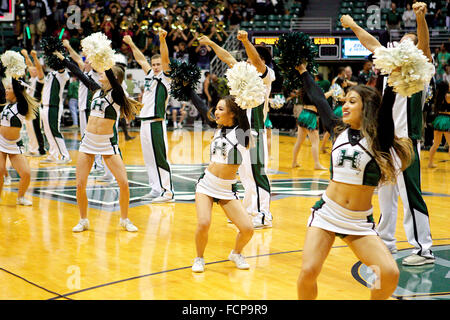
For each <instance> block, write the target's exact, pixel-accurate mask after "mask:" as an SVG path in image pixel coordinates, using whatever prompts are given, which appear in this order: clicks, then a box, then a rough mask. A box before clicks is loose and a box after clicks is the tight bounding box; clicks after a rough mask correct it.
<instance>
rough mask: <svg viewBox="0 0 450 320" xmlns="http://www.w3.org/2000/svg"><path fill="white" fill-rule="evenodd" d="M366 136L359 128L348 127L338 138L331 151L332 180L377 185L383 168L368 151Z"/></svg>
mask: <svg viewBox="0 0 450 320" xmlns="http://www.w3.org/2000/svg"><path fill="white" fill-rule="evenodd" d="M368 149H369V148H368V145H367V141H366V138H362V137H361V136H360V133H359V131H358V130H352V129H350V128H349V129H346V130H345V131H343V132H342V133H341V134H340V135H339V136H338V137H337V139H336V141H335V142H334V144H333V151H332V152H331V166H330V173H331V180H333V181H336V182H342V183H348V184H354V185H365V186H377V185H378V182H379V181H380V178H381V170H380V167H379V166H378V164H377V162H376V161H375V159H374V157H373V155H372V154H371V153H370V152H369V151H368Z"/></svg>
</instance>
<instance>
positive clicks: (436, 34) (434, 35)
mask: <svg viewBox="0 0 450 320" xmlns="http://www.w3.org/2000/svg"><path fill="white" fill-rule="evenodd" d="M415 31H416V30H413V32H415ZM408 32H411V31H409V30H405V29H401V30H395V29H394V30H390V31H389V36H390V41H391V42H394V41H400V39H401V38H402V37H403V35H405V33H408ZM429 33H430V48H437V47H439V46H441V44H443V43H446V42H448V41H449V39H450V31H449V30H445V29H444V28H440V29H431V28H430V29H429Z"/></svg>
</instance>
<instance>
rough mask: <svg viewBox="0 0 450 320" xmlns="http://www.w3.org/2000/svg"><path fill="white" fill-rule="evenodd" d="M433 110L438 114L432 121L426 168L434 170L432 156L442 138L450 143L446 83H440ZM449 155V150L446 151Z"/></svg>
mask: <svg viewBox="0 0 450 320" xmlns="http://www.w3.org/2000/svg"><path fill="white" fill-rule="evenodd" d="M434 106H435V108H436V111H437V113H438V115H437V116H436V118H435V119H434V121H433V128H434V140H433V145H432V146H431V149H430V159H429V161H428V168H436V167H437V165H435V164H434V163H433V160H434V155H435V154H436V151H437V149H438V148H439V146H440V145H441V141H442V136H445V140H446V141H447V142H448V143H450V92H449V84H448V83H447V82H444V81H442V82H440V83H438V85H437V90H436V102H435V105H434ZM448 150H449V151H448V152H449V154H450V148H449V149H448Z"/></svg>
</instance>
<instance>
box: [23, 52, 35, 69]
mask: <svg viewBox="0 0 450 320" xmlns="http://www.w3.org/2000/svg"><path fill="white" fill-rule="evenodd" d="M20 53H21V54H22V55H23V57H24V58H25V64H26V65H27V67H28V68H30V67H33V62H31V59H30V56H29V55H28V52H27V50H25V49H22V50H20Z"/></svg>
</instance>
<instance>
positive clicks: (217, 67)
mask: <svg viewBox="0 0 450 320" xmlns="http://www.w3.org/2000/svg"><path fill="white" fill-rule="evenodd" d="M238 31H239V27H238V26H236V27H233V29H230V33H229V35H228V38H227V39H226V40H225V43H224V44H223V46H222V48H224V49H225V50H227V51H228V52H230V53H231V54H232V55H233V56H234V57H235V58H236V60H240V59H241V51H240V45H241V42H240V41H239V40H238V39H237V33H238ZM227 69H228V66H227V64H226V63H225V62H222V60H220V59H219V58H218V57H217V56H214V58H213V59H212V60H211V63H210V64H209V71H210V72H211V74H215V75H217V76H218V77H223V76H224V75H225V72H226V71H227Z"/></svg>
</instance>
